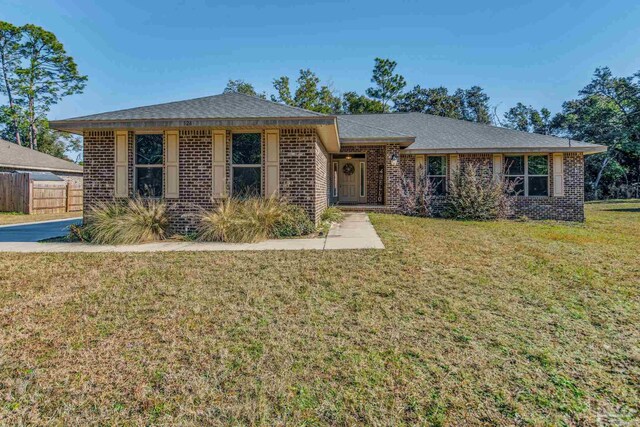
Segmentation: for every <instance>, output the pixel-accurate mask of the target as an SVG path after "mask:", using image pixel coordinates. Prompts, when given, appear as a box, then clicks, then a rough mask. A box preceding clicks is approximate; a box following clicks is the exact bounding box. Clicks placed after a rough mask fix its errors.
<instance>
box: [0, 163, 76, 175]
mask: <svg viewBox="0 0 640 427" xmlns="http://www.w3.org/2000/svg"><path fill="white" fill-rule="evenodd" d="M0 168H8V169H18V170H23V171H29V170H33V171H46V172H66V173H77V174H80V175H82V174H83V173H84V172H83V171H81V170H73V169H60V168H46V167H37V166H25V165H12V164H8V163H0Z"/></svg>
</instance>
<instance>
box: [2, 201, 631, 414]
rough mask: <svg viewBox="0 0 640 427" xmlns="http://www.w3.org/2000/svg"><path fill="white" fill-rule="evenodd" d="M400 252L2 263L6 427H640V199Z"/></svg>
mask: <svg viewBox="0 0 640 427" xmlns="http://www.w3.org/2000/svg"><path fill="white" fill-rule="evenodd" d="M587 217H588V219H587V222H586V224H584V225H583V224H558V223H548V222H492V223H476V222H454V221H446V220H437V219H418V218H406V217H401V216H395V215H382V214H376V215H371V218H372V221H373V223H374V225H375V227H376V229H377V230H378V232H379V233H380V235H381V237H382V239H383V241H384V243H385V245H386V246H387V249H386V250H382V251H377V250H363V251H327V252H270V253H269V252H254V253H250V252H238V253H223V252H211V253H152V254H2V255H1V256H0V325H1V328H0V424H16V423H20V422H22V423H26V424H29V423H37V424H54V425H70V424H102V425H109V424H132V425H144V424H167V425H175V424H181V425H202V424H209V425H227V424H232V425H245V424H253V425H265V426H270V425H284V424H286V425H318V424H320V425H347V424H375V425H402V424H411V425H415V424H418V425H424V424H427V425H438V424H445V425H465V424H467V425H468V424H471V425H477V424H485V425H496V424H500V425H512V424H517V425H563V424H566V425H594V424H607V423H620V424H624V423H626V422H628V423H631V424H633V423H638V422H639V419H638V418H634V417H638V416H639V412H638V411H639V410H640V406H639V402H640V388H639V387H638V385H639V384H640V328H639V325H640V289H639V285H640V262H639V261H640V255H639V253H640V202H638V201H636V202H628V203H598V204H590V205H588V206H587Z"/></svg>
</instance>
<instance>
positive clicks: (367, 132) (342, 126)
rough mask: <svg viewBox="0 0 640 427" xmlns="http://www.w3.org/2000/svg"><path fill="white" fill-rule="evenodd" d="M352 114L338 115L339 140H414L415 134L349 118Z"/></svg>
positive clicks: (410, 142)
mask: <svg viewBox="0 0 640 427" xmlns="http://www.w3.org/2000/svg"><path fill="white" fill-rule="evenodd" d="M351 117H352V116H338V132H339V134H340V141H342V142H345V143H347V142H351V143H366V142H390V141H396V142H400V143H404V144H403V145H407V146H408V145H410V144H412V143H413V142H414V141H415V136H413V135H409V134H407V133H402V132H397V131H395V130H390V129H384V128H381V127H377V126H374V124H375V123H363V122H362V121H359V120H351Z"/></svg>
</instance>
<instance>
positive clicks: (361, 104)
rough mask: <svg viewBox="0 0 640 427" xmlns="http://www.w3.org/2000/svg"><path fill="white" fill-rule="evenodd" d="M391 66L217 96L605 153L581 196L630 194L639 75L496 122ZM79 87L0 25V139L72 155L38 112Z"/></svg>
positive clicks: (231, 86) (49, 42)
mask: <svg viewBox="0 0 640 427" xmlns="http://www.w3.org/2000/svg"><path fill="white" fill-rule="evenodd" d="M397 66H398V64H397V63H396V61H393V60H391V59H384V58H375V60H374V66H373V70H372V74H371V79H370V80H371V85H370V87H368V88H367V89H366V90H365V91H364V93H358V92H356V91H346V92H342V93H340V92H338V91H337V90H335V88H333V86H332V84H330V83H323V82H321V80H320V78H319V77H318V76H317V75H316V74H315V73H314V72H313V71H311V70H310V69H301V70H300V72H299V75H298V77H297V78H296V79H295V81H292V80H291V79H290V78H289V76H281V77H278V78H275V79H274V80H273V81H272V85H273V90H274V93H272V94H270V95H269V96H267V94H266V93H264V92H262V93H258V92H257V91H256V90H255V87H254V86H253V84H251V83H249V82H246V81H244V80H241V79H237V80H229V81H228V83H227V85H226V87H225V89H224V91H225V92H240V93H244V94H248V95H253V96H258V97H261V98H264V99H267V98H268V99H270V100H272V101H274V102H279V103H283V104H287V105H291V106H295V107H300V108H305V109H307V110H312V111H317V112H320V113H325V114H365V113H389V112H421V113H427V114H434V115H438V116H443V117H450V118H454V119H459V120H468V121H471V122H476V123H483V124H490V125H495V126H502V127H507V128H511V129H516V130H520V131H524V132H533V133H539V134H543V135H554V136H559V137H563V138H571V139H574V140H581V141H585V142H592V143H596V144H602V145H606V146H607V147H608V149H607V151H606V152H605V153H602V154H597V155H592V156H588V157H587V161H586V171H585V185H586V191H587V195H588V197H590V198H601V197H633V196H635V197H638V196H639V192H640V72H638V73H635V74H633V75H631V76H622V77H620V76H614V75H613V74H612V73H611V70H609V69H608V68H606V67H604V68H598V69H596V70H595V72H594V74H593V76H592V79H591V82H589V83H588V84H587V85H586V86H585V87H584V88H583V89H582V90H580V91H579V92H578V94H577V97H576V98H575V99H571V100H567V101H565V102H564V103H563V104H562V108H561V110H560V111H558V112H556V113H555V114H554V113H552V112H551V111H550V110H549V109H547V108H544V107H543V108H540V109H536V108H534V107H532V106H531V105H528V104H527V103H517V104H516V105H515V106H513V107H511V108H509V109H508V110H507V111H506V113H504V114H502V115H499V114H497V108H496V107H495V106H492V105H491V102H490V101H491V100H490V97H489V95H487V93H485V91H484V89H483V88H482V87H481V86H479V85H474V86H471V87H470V88H466V89H465V88H458V89H455V90H453V91H449V89H448V88H446V87H443V86H437V87H427V86H421V85H415V86H413V87H412V88H407V81H406V79H405V78H404V76H402V75H401V74H399V73H398V72H397V71H396V68H397ZM86 83H87V76H85V75H82V74H81V73H80V72H79V71H78V67H77V65H76V63H75V61H74V59H73V57H72V56H70V55H69V54H67V52H66V51H65V49H64V46H63V45H62V43H61V42H60V41H59V40H58V39H57V38H56V36H55V35H54V34H53V33H51V32H49V31H46V30H45V29H43V28H41V27H38V26H36V25H32V24H27V25H24V26H15V25H13V24H10V23H8V22H3V21H0V94H1V95H3V98H4V102H3V103H2V104H1V105H0V138H3V139H6V140H9V141H12V142H15V143H18V144H21V145H24V146H28V147H31V148H32V149H37V150H40V151H43V152H47V153H49V154H52V155H54V156H58V157H63V158H64V157H65V151H66V150H68V149H72V150H76V151H77V150H80V148H81V141H80V139H79V138H76V137H73V136H71V135H70V134H67V133H62V132H57V131H54V130H52V129H50V128H49V122H48V120H47V113H48V112H49V111H50V109H51V107H52V106H53V105H55V104H56V103H58V102H59V101H60V100H61V99H62V98H64V97H66V96H69V95H73V94H79V93H82V91H83V90H84V88H85V86H86Z"/></svg>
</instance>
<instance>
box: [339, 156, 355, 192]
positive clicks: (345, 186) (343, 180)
mask: <svg viewBox="0 0 640 427" xmlns="http://www.w3.org/2000/svg"><path fill="white" fill-rule="evenodd" d="M348 165H351V166H348ZM358 177H359V174H358V163H357V162H356V161H355V160H353V159H350V160H347V159H341V160H339V161H338V201H339V202H340V203H357V202H358Z"/></svg>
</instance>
